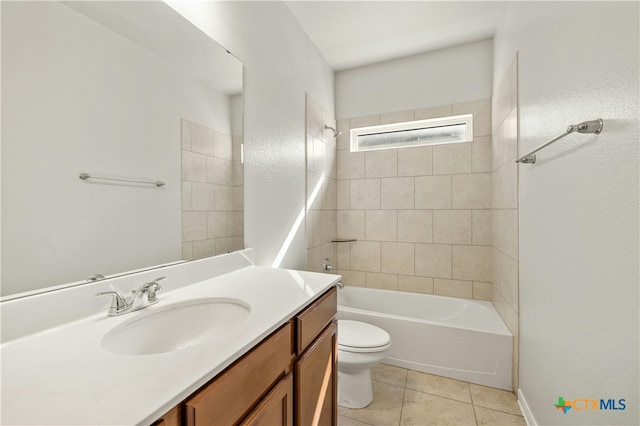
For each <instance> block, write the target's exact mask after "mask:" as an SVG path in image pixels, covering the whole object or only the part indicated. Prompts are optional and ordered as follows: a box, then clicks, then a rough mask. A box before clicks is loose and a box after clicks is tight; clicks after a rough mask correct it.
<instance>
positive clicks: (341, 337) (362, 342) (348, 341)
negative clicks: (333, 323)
mask: <svg viewBox="0 0 640 426" xmlns="http://www.w3.org/2000/svg"><path fill="white" fill-rule="evenodd" d="M390 345H391V336H390V335H389V333H387V332H386V331H384V330H382V329H381V328H378V327H376V326H374V325H371V324H367V323H364V322H360V321H350V320H339V321H338V350H342V351H345V352H356V353H370V352H380V351H384V350H386V349H388V348H389V346H390Z"/></svg>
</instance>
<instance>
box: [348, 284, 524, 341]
mask: <svg viewBox="0 0 640 426" xmlns="http://www.w3.org/2000/svg"><path fill="white" fill-rule="evenodd" d="M344 290H351V291H355V292H358V291H365V292H369V291H371V292H376V293H382V294H384V293H387V294H388V293H394V294H395V293H407V294H409V295H415V296H419V297H423V296H426V297H429V298H436V299H449V300H450V299H454V300H461V301H464V302H466V303H469V302H471V303H474V304H478V305H481V306H483V307H485V308H489V309H490V310H491V311H492V312H493V313H494V314H495V316H496V318H497V319H499V327H500V326H501V328H502V330H487V329H482V328H478V327H474V326H473V325H470V324H467V325H465V326H462V325H459V324H448V323H446V322H441V321H434V320H426V319H422V318H414V317H410V316H406V315H396V314H389V313H386V312H376V311H370V310H366V309H359V308H354V307H351V306H347V305H341V304H340V297H339V296H340V293H338V313H340V311H345V312H353V313H367V314H370V315H373V316H376V317H387V318H393V319H396V320H405V321H414V322H418V323H422V324H430V325H437V326H442V327H448V328H454V329H461V330H472V331H474V332H478V333H485V334H498V335H503V336H510V337H512V338H513V334H512V333H511V331H509V328H508V327H507V325H506V323H505V322H504V320H503V319H502V317H501V316H500V313H499V312H498V310H497V309H496V308H495V306H494V305H493V303H491V302H489V301H486V300H474V299H464V298H462V297H449V296H441V295H437V294H427V293H415V292H409V291H398V290H386V289H379V288H366V287H355V286H349V287H347V286H345V287H344V288H342V289H339V290H338V292H340V291H344ZM339 318H340V315H338V319H339Z"/></svg>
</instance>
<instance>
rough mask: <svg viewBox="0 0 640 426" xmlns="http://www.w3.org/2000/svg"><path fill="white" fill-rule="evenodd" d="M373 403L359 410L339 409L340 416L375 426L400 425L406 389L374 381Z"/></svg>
mask: <svg viewBox="0 0 640 426" xmlns="http://www.w3.org/2000/svg"><path fill="white" fill-rule="evenodd" d="M372 384H373V402H372V403H371V404H369V406H368V407H365V408H361V409H359V410H352V409H350V408H344V407H338V415H340V416H343V417H348V418H350V419H355V420H359V421H361V422H365V423H368V424H370V425H373V426H390V425H398V424H399V423H400V414H401V413H402V398H403V395H404V388H403V387H400V386H394V385H390V384H388V383H383V382H378V381H376V380H373V381H372Z"/></svg>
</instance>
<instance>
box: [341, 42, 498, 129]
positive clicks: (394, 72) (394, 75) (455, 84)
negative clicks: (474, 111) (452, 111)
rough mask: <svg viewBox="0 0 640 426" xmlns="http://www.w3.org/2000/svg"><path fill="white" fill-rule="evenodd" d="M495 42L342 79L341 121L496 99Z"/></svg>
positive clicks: (347, 73) (345, 75) (408, 59)
mask: <svg viewBox="0 0 640 426" xmlns="http://www.w3.org/2000/svg"><path fill="white" fill-rule="evenodd" d="M492 61H493V43H492V41H491V40H484V41H478V42H474V43H468V44H463V45H460V46H455V47H451V48H448V49H442V50H437V51H433V52H427V53H422V54H419V55H414V56H408V57H406V58H401V59H395V60H392V61H387V62H381V63H378V64H373V65H368V66H364V67H359V68H353V69H350V70H346V71H340V72H337V73H336V118H338V119H344V118H348V117H359V116H364V115H371V114H380V113H385V112H393V111H401V110H409V109H416V108H423V107H429V106H436V105H445V104H454V103H460V102H466V101H469V100H476V99H486V98H490V97H491V90H492V66H493V65H492Z"/></svg>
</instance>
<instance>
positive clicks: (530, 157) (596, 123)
mask: <svg viewBox="0 0 640 426" xmlns="http://www.w3.org/2000/svg"><path fill="white" fill-rule="evenodd" d="M603 125H604V122H603V121H602V118H598V119H597V120H591V121H584V122H582V123H580V124H572V125H570V126H569V127H567V131H566V132H564V133H563V134H561V135H560V136H556V137H555V138H553V139H551V140H550V141H549V142H545V143H543V144H542V145H540V146H539V147H537V148H536V149H534V150H532V151H529V152H527V153H526V154H525V155H523V156H522V157H520V158H518V159H517V160H516V163H525V164H535V162H536V156H535V153H536V152H538V151H540V150H541V149H542V148H546V147H547V146H549V145H551V144H552V143H554V142H556V141H557V140H560V139H562V138H564V137H565V136H567V135H568V134H570V133H573V132H578V133H595V134H596V135H597V134H600V132H602V126H603Z"/></svg>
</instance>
